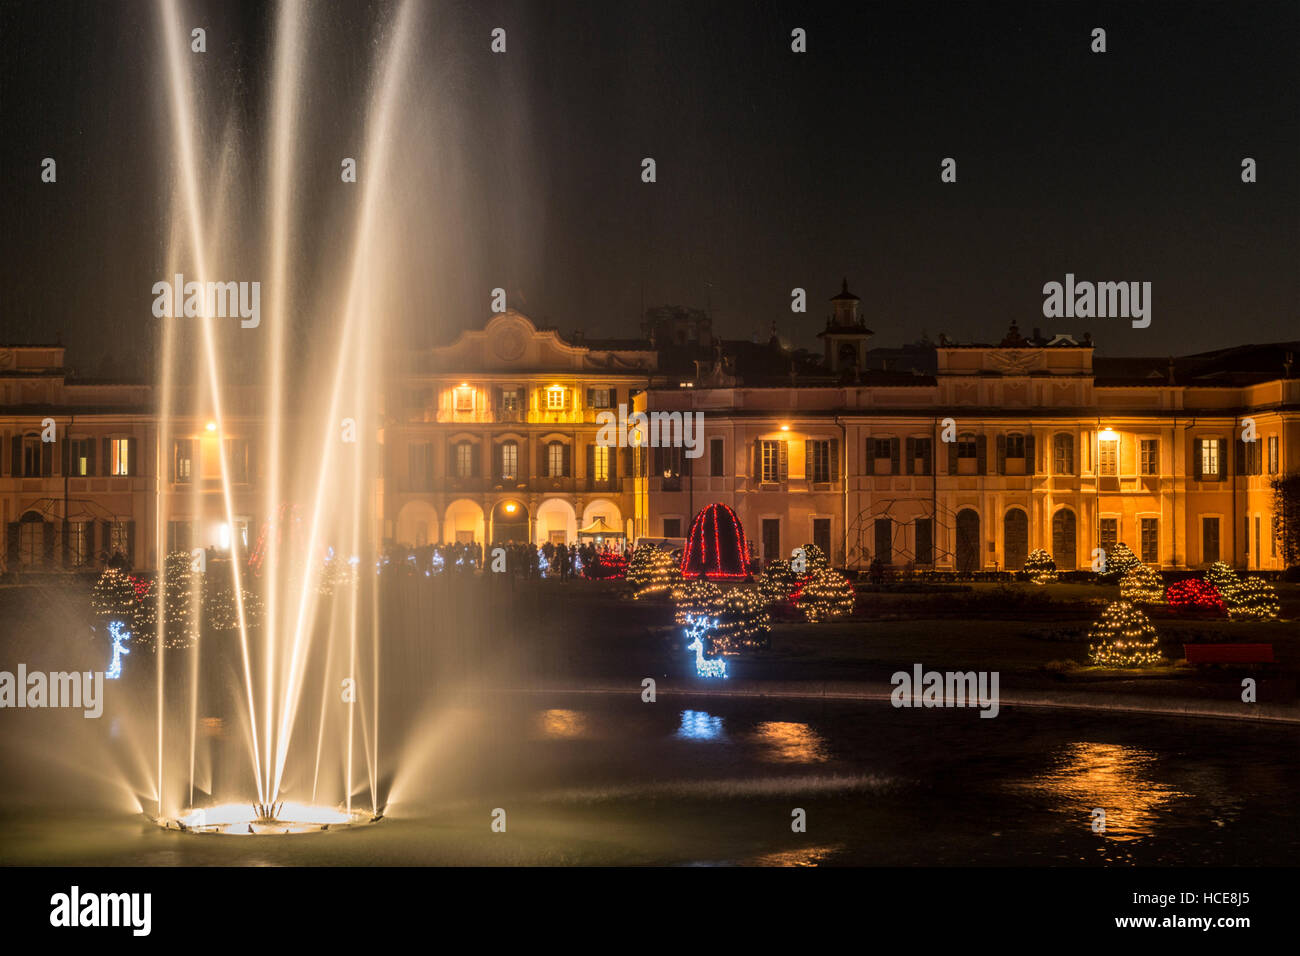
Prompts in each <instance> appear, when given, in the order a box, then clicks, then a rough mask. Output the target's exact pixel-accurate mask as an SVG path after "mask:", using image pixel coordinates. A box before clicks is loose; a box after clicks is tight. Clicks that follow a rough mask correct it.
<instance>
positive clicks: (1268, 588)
mask: <svg viewBox="0 0 1300 956" xmlns="http://www.w3.org/2000/svg"><path fill="white" fill-rule="evenodd" d="M1227 604H1228V617H1229V618H1231V619H1232V620H1234V621H1273V620H1276V619H1277V616H1278V614H1280V613H1281V610H1282V607H1281V605H1280V604H1279V603H1278V600H1277V591H1275V590H1274V589H1273V586H1272V585H1271V584H1269V583H1268V582H1267V581H1264V580H1262V579H1261V578H1244V579H1242V581H1241V583H1240V584H1238V585H1237V586H1236V587H1235V588H1233V589H1232V597H1231V598H1230V599H1229V600H1228V602H1227Z"/></svg>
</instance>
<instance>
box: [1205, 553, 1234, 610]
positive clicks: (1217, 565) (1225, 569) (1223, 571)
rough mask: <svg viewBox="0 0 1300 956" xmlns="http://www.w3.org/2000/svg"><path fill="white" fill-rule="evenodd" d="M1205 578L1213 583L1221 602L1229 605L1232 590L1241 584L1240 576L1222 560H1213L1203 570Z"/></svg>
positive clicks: (1230, 603)
mask: <svg viewBox="0 0 1300 956" xmlns="http://www.w3.org/2000/svg"><path fill="white" fill-rule="evenodd" d="M1205 580H1207V581H1209V582H1210V583H1211V584H1213V585H1214V587H1215V589H1216V590H1217V591H1218V592H1219V595H1220V596H1221V597H1222V598H1223V603H1224V604H1226V605H1228V606H1229V607H1231V606H1232V592H1233V591H1235V590H1236V589H1237V588H1238V587H1240V586H1241V578H1240V577H1239V576H1238V574H1237V572H1236V571H1234V570H1233V569H1232V567H1231V566H1230V565H1228V564H1225V563H1224V562H1222V561H1215V562H1214V563H1213V564H1212V565H1210V569H1209V570H1208V571H1206V572H1205Z"/></svg>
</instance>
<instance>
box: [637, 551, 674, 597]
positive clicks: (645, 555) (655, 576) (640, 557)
mask: <svg viewBox="0 0 1300 956" xmlns="http://www.w3.org/2000/svg"><path fill="white" fill-rule="evenodd" d="M681 581H682V572H681V570H680V569H679V568H678V567H677V562H676V561H674V560H673V556H672V555H671V554H669V553H668V552H667V551H664V550H663V549H661V548H656V547H655V546H654V545H649V544H646V545H642V546H641V547H639V548H637V549H636V551H634V552H633V553H632V563H631V564H630V565H629V566H628V569H627V582H628V584H630V585H632V587H633V589H634V590H633V593H632V596H633V597H634V598H635V599H636V600H638V601H639V600H641V599H642V598H646V597H651V596H653V595H656V594H666V593H669V592H670V591H671V590H672V589H673V588H674V587H675V586H677V585H679V584H680V583H681Z"/></svg>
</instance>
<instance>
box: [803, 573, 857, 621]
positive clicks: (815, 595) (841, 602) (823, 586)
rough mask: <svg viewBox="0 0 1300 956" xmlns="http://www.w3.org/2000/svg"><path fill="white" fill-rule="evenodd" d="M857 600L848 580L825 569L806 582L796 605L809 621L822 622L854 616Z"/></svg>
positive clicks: (810, 576)
mask: <svg viewBox="0 0 1300 956" xmlns="http://www.w3.org/2000/svg"><path fill="white" fill-rule="evenodd" d="M856 598H857V595H856V593H855V592H854V590H853V585H852V584H851V583H850V582H849V579H848V578H846V577H845V576H844V575H842V574H840V573H839V572H838V571H833V570H831V569H830V568H823V569H822V570H821V571H818V572H816V573H815V574H811V575H809V576H808V577H807V578H806V579H805V580H804V582H803V587H802V588H800V590H799V596H798V598H797V599H796V600H795V604H796V606H797V607H798V608H799V610H800V611H802V612H803V616H804V617H805V618H807V619H808V620H809V621H813V622H820V621H829V620H833V619H834V618H837V617H844V616H845V615H846V614H852V613H853V606H854V604H855V602H856Z"/></svg>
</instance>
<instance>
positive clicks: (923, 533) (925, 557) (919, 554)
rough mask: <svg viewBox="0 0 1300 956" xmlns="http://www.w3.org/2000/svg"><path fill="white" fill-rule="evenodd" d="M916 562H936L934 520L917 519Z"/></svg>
mask: <svg viewBox="0 0 1300 956" xmlns="http://www.w3.org/2000/svg"><path fill="white" fill-rule="evenodd" d="M916 563H917V564H934V521H933V519H931V518H917V519H916Z"/></svg>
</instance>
